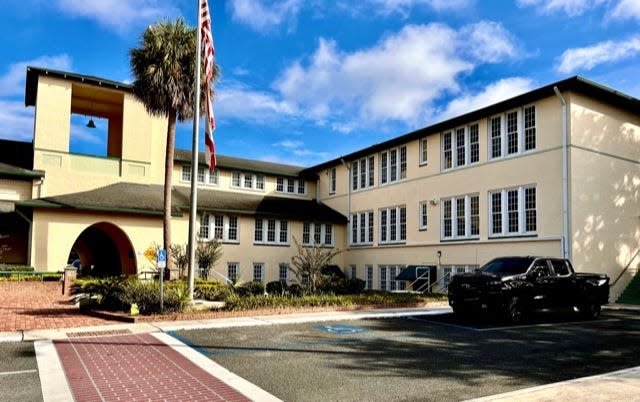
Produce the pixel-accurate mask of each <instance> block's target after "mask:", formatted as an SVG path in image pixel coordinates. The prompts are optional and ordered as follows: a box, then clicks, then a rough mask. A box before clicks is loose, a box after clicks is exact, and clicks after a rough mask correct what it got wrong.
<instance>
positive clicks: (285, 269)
mask: <svg viewBox="0 0 640 402" xmlns="http://www.w3.org/2000/svg"><path fill="white" fill-rule="evenodd" d="M288 279H289V264H285V263H282V262H281V263H280V264H278V280H279V281H281V282H286V281H287V280H288Z"/></svg>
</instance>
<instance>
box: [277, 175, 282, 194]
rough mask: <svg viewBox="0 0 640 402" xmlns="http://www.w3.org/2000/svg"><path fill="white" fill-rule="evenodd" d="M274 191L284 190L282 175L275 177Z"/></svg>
mask: <svg viewBox="0 0 640 402" xmlns="http://www.w3.org/2000/svg"><path fill="white" fill-rule="evenodd" d="M276 191H279V192H281V193H282V192H284V179H283V178H282V177H278V178H277V179H276Z"/></svg>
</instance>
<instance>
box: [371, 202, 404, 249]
mask: <svg viewBox="0 0 640 402" xmlns="http://www.w3.org/2000/svg"><path fill="white" fill-rule="evenodd" d="M378 217H379V220H378V222H379V231H378V234H379V237H378V244H403V243H406V241H407V207H406V205H397V206H393V207H387V208H380V209H379V210H378ZM403 218H404V219H403Z"/></svg>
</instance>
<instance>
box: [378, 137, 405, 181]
mask: <svg viewBox="0 0 640 402" xmlns="http://www.w3.org/2000/svg"><path fill="white" fill-rule="evenodd" d="M406 177H407V147H406V146H402V147H399V148H393V149H389V150H387V151H383V152H381V153H380V183H381V184H387V183H393V182H396V181H400V180H402V179H405V178H406Z"/></svg>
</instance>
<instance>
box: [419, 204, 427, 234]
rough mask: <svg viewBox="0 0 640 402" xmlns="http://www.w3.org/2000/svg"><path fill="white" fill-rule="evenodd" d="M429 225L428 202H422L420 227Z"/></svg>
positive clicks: (423, 227) (424, 227)
mask: <svg viewBox="0 0 640 402" xmlns="http://www.w3.org/2000/svg"><path fill="white" fill-rule="evenodd" d="M426 227H427V203H426V202H421V203H420V229H426Z"/></svg>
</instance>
